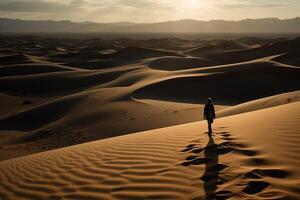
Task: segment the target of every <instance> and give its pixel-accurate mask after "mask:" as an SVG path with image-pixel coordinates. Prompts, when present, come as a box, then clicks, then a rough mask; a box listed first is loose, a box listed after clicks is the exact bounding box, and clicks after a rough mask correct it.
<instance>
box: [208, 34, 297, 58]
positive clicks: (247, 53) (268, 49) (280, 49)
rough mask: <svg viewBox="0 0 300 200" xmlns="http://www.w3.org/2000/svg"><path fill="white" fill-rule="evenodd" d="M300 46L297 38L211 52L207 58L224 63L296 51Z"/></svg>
mask: <svg viewBox="0 0 300 200" xmlns="http://www.w3.org/2000/svg"><path fill="white" fill-rule="evenodd" d="M299 46H300V38H296V39H293V40H287V41H282V42H277V43H275V44H272V43H271V44H269V45H266V46H262V47H258V48H253V49H244V50H236V51H228V52H216V53H211V54H209V55H207V58H209V59H212V60H214V61H215V62H218V63H222V64H225V63H236V62H244V61H249V60H254V59H258V58H263V57H268V56H273V55H278V54H283V53H286V52H289V51H294V50H295V49H298V48H299Z"/></svg>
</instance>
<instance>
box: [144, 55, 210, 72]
mask: <svg viewBox="0 0 300 200" xmlns="http://www.w3.org/2000/svg"><path fill="white" fill-rule="evenodd" d="M213 64H214V62H213V61H212V60H208V59H204V58H196V57H162V58H158V59H155V60H153V61H151V62H150V63H149V64H148V65H149V67H151V68H153V69H158V70H166V71H175V70H183V69H191V68H199V67H205V66H210V65H213Z"/></svg>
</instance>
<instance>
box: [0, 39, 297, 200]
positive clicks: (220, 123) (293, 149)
mask: <svg viewBox="0 0 300 200" xmlns="http://www.w3.org/2000/svg"><path fill="white" fill-rule="evenodd" d="M299 48H300V39H299V38H293V39H287V38H276V39H270V38H267V39H265V38H239V39H234V40H225V39H218V40H186V39H178V38H162V39H150V40H146V39H145V40H133V39H128V38H120V39H112V40H103V39H99V38H95V39H74V38H73V39H70V38H55V37H54V38H48V37H42V36H1V37H0V105H1V106H0V160H1V161H0V180H1V182H0V199H8V200H10V199H12V200H15V199H53V200H56V199H129V200H132V199H193V200H196V199H253V200H255V199H262V200H263V199H287V200H290V199H291V200H293V199H299V196H300V181H299V180H300V178H299V177H300V174H299V170H298V168H299V167H298V166H299V158H300V157H299V156H300V150H299V147H298V146H299V145H298V142H299V140H300V139H299V133H300V127H299V125H300V123H299V122H300V113H299V108H300V103H299V102H298V101H299V100H300V81H299V80H300V79H299V77H300V68H299V66H300V65H299V56H298V55H299ZM208 97H212V98H213V101H214V104H215V107H216V111H217V119H216V120H215V122H214V124H213V137H211V138H209V137H208V135H207V124H206V122H205V121H203V117H202V115H203V113H202V110H203V108H204V105H205V101H206V98H208Z"/></svg>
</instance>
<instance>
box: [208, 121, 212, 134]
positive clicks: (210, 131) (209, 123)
mask: <svg viewBox="0 0 300 200" xmlns="http://www.w3.org/2000/svg"><path fill="white" fill-rule="evenodd" d="M207 124H208V135H211V134H212V128H211V121H210V120H208V121H207Z"/></svg>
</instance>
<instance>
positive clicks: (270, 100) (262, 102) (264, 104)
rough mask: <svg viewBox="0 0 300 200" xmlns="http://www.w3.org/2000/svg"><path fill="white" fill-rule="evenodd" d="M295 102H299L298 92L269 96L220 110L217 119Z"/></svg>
mask: <svg viewBox="0 0 300 200" xmlns="http://www.w3.org/2000/svg"><path fill="white" fill-rule="evenodd" d="M296 101H300V91H295V92H288V93H283V94H278V95H275V96H270V97H266V98H263V99H257V100H254V101H249V102H246V103H243V104H239V105H236V106H232V107H230V108H227V109H223V110H221V111H220V112H218V113H217V116H218V117H224V116H231V115H236V114H240V113H246V112H251V111H255V110H260V109H265V108H269V107H274V106H279V105H284V104H288V103H293V102H296Z"/></svg>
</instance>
